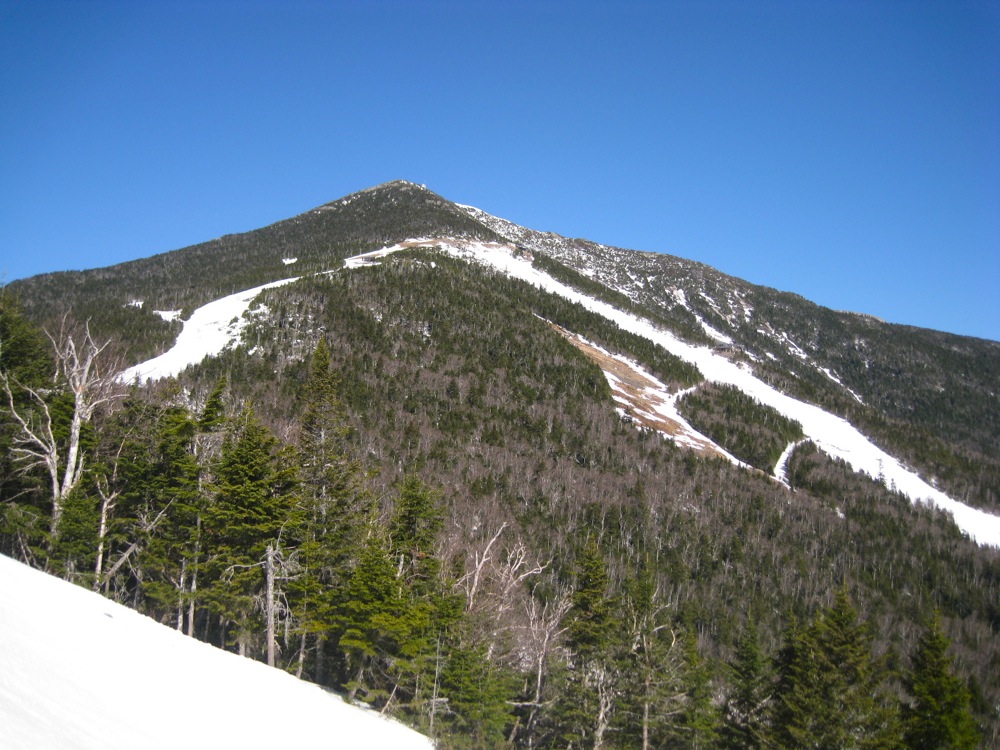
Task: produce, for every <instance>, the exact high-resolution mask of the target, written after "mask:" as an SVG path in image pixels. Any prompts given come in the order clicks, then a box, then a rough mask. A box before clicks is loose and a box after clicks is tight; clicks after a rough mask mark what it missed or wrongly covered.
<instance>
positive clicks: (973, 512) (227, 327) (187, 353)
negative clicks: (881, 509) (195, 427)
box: [121, 237, 1000, 548]
mask: <svg viewBox="0 0 1000 750" xmlns="http://www.w3.org/2000/svg"><path fill="white" fill-rule="evenodd" d="M417 247H428V248H434V249H437V250H439V251H441V252H444V253H446V254H448V255H451V256H453V257H455V258H458V259H460V260H465V261H468V262H472V263H476V264H479V265H483V266H488V267H491V268H493V269H495V270H497V271H500V272H502V273H504V274H506V275H508V276H510V277H512V278H517V279H520V280H522V281H526V282H528V283H529V284H532V285H533V286H535V287H537V288H539V289H542V290H543V291H546V292H549V293H551V294H557V295H559V296H561V297H563V298H564V299H567V300H569V301H571V302H577V303H579V304H580V305H582V306H584V307H585V308H587V309H588V310H590V311H591V312H595V313H597V314H599V315H602V316H603V317H605V318H607V319H608V320H610V321H612V322H613V323H615V324H617V325H618V326H619V327H621V328H622V329H623V330H626V331H629V332H630V333H634V334H636V335H638V336H642V337H643V338H646V339H648V340H649V341H652V342H653V343H655V344H659V345H660V346H662V347H663V348H664V349H666V350H667V351H669V352H671V353H672V354H674V355H675V356H678V357H680V358H681V359H683V360H685V361H686V362H689V363H691V364H694V365H696V366H697V367H698V368H699V369H700V370H701V372H702V374H703V375H704V376H705V378H706V380H709V381H713V382H716V383H721V384H726V385H732V386H735V387H736V388H738V389H739V390H741V391H742V392H744V393H745V394H747V395H749V396H751V397H753V398H755V399H757V400H758V401H760V402H761V403H762V404H765V405H767V406H771V407H773V408H774V409H776V410H777V411H778V412H779V413H781V414H783V415H784V416H786V417H789V418H791V419H794V420H796V421H798V422H799V423H800V424H801V425H802V429H803V432H804V433H805V435H806V438H808V439H809V440H811V441H812V442H813V443H815V444H816V445H817V447H819V448H820V449H821V450H822V451H823V452H824V453H827V454H828V455H830V456H832V457H833V458H838V459H842V460H844V461H845V462H847V463H848V464H849V465H850V466H851V467H852V468H853V469H854V470H855V471H857V472H861V473H864V474H867V475H869V476H870V477H873V478H876V479H879V480H880V481H882V482H884V483H885V485H886V486H887V487H891V488H893V489H895V490H896V491H899V492H901V493H903V494H904V495H905V496H906V497H908V498H909V499H910V501H911V502H913V503H914V504H929V505H931V506H933V507H936V508H939V509H941V510H945V511H947V512H949V513H950V514H951V515H952V517H953V519H954V521H955V523H956V525H957V526H958V527H959V529H961V530H962V531H963V532H964V533H965V534H967V535H969V537H970V538H971V539H972V540H973V541H975V542H977V543H979V544H981V545H985V546H992V547H998V548H1000V516H995V515H992V514H990V513H987V512H985V511H983V510H980V509H978V508H973V507H971V506H968V505H965V504H964V503H961V502H959V501H957V500H955V499H953V498H951V497H949V496H948V495H946V494H945V493H944V492H941V491H940V490H938V489H937V488H936V487H933V486H931V485H930V484H928V483H927V482H925V481H924V480H923V479H921V478H920V477H919V476H918V475H917V474H916V473H915V472H914V471H912V470H910V469H908V468H906V467H905V466H903V464H902V463H901V462H900V461H898V460H897V459H896V458H894V457H893V456H891V455H889V454H888V453H886V452H885V451H884V450H882V449H881V448H879V447H877V446H876V445H874V444H873V443H872V442H871V441H870V440H869V439H868V438H866V437H865V436H864V435H862V434H861V432H860V431H858V430H857V428H855V427H854V426H853V425H851V424H850V423H849V422H848V421H847V420H845V419H843V418H841V417H838V416H836V415H833V414H830V413H829V412H826V411H824V410H823V409H821V408H819V407H818V406H814V405H813V404H807V403H805V402H803V401H799V400H797V399H794V398H792V397H791V396H788V395H786V394H784V393H781V392H780V391H778V390H777V389H775V388H773V387H772V386H770V385H768V384H766V383H764V382H763V381H761V380H759V379H758V378H757V377H756V376H754V375H753V373H752V372H750V370H749V368H748V367H747V366H746V365H739V364H736V363H734V362H731V361H730V360H728V359H727V358H725V357H723V356H721V355H719V354H717V353H715V352H714V351H712V350H711V349H710V348H708V347H703V346H695V345H693V344H689V343H687V342H685V341H682V340H680V339H679V338H677V337H676V336H675V335H674V334H672V333H670V332H669V331H665V330H663V329H660V328H658V327H657V326H655V325H654V324H653V323H651V322H650V321H648V320H645V319H643V318H639V317H637V316H635V315H632V314H631V313H627V312H624V311H622V310H619V309H618V308H616V307H613V306H612V305H610V304H608V303H606V302H603V301H601V300H598V299H595V298H593V297H590V296H588V295H586V294H583V293H582V292H579V291H577V290H576V289H573V288H572V287H569V286H567V285H566V284H563V283H562V282H560V281H557V280H555V279H553V278H552V277H551V276H549V275H547V274H545V273H543V272H542V271H540V270H538V269H537V268H535V267H534V266H533V265H532V263H531V261H530V260H529V259H527V258H525V257H523V256H522V254H521V253H520V252H519V251H518V250H517V248H515V247H513V246H512V245H509V244H502V243H497V242H482V241H478V240H466V239H458V238H451V237H435V238H415V239H412V240H406V241H404V242H400V243H397V244H396V245H392V246H389V247H385V248H382V249H380V250H376V251H373V252H370V253H364V254H362V255H358V256H354V257H353V258H348V259H347V260H346V261H345V263H344V266H345V267H346V268H349V269H353V268H360V267H363V266H365V265H370V264H372V263H376V262H378V261H379V260H381V258H383V257H385V256H387V255H390V254H391V253H394V252H397V251H400V250H406V249H411V248H417ZM330 273H333V271H331V272H330ZM297 278H298V277H296V278H291V279H283V280H280V281H276V282H272V283H270V284H264V285H262V286H260V287H255V288H254V289H248V290H246V291H245V292H239V293H237V294H234V295H230V296H229V297H224V298H222V299H220V300H216V301H215V302H210V303H209V304H207V305H205V306H204V307H201V308H198V310H196V311H195V312H194V314H192V316H191V319H190V320H189V321H186V322H185V323H184V329H183V330H182V332H181V335H180V336H178V339H177V343H176V344H175V345H174V347H173V348H172V349H171V350H169V351H168V352H166V353H164V354H162V355H160V357H157V358H155V359H153V360H150V361H149V362H145V363H142V364H139V365H136V366H135V367H132V368H129V369H128V370H126V371H125V372H124V373H122V376H121V377H122V379H123V380H128V381H131V380H134V379H135V378H137V377H138V378H139V379H144V378H153V379H159V378H162V377H169V376H171V375H176V374H178V373H179V372H180V371H181V370H183V369H184V368H185V367H187V366H188V365H190V364H195V363H197V362H200V361H201V360H202V359H203V358H204V357H205V356H209V355H211V354H217V353H219V352H221V351H222V350H223V349H224V348H225V347H226V346H230V345H232V344H233V343H235V342H236V341H238V339H239V332H240V330H241V328H242V325H241V323H240V320H241V317H240V316H242V315H243V313H245V312H246V311H247V310H248V309H249V307H250V304H251V302H252V300H253V299H254V298H255V297H256V296H257V294H259V293H260V292H261V291H263V290H264V289H268V288H272V287H276V286H281V285H283V284H288V283H291V282H293V281H296V280H297ZM213 306H217V307H216V308H213ZM208 308H212V310H210V311H207V312H205V311H206V310H208ZM227 321H228V322H227ZM212 326H215V328H213V327H212ZM189 327H191V328H192V334H191V335H189V336H186V335H185V334H187V333H188V329H189ZM195 331H197V332H195ZM182 339H183V341H182ZM210 342H211V345H212V346H217V348H216V349H215V350H214V351H209V350H208V348H209V344H210ZM196 344H198V345H196ZM192 357H196V358H193V359H192Z"/></svg>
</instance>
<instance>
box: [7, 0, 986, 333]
mask: <svg viewBox="0 0 1000 750" xmlns="http://www.w3.org/2000/svg"><path fill="white" fill-rule="evenodd" d="M396 178H403V179H408V180H412V181H414V182H420V183H425V184H427V186H428V187H429V188H431V189H432V190H434V191H436V192H438V193H440V194H441V195H443V196H444V197H445V198H449V199H451V200H454V201H457V202H461V203H470V204H473V205H476V206H478V207H480V208H482V209H484V210H486V211H489V212H490V213H494V214H497V215H499V216H502V217H504V218H507V219H510V220H512V221H515V222H517V223H519V224H523V225H526V226H529V227H532V228H534V229H541V230H550V231H554V232H558V233H560V234H564V235H570V236H576V237H586V238H588V239H593V240H597V241H600V242H604V243H608V244H613V245H619V246H622V247H629V248H635V249H641V250H656V251H663V252H669V253H673V254H676V255H680V256H683V257H686V258H691V259H694V260H698V261H702V262H704V263H708V264H709V265H712V266H715V267H716V268H718V269H720V270H722V271H724V272H726V273H730V274H733V275H736V276H739V277H742V278H745V279H747V280H749V281H753V282H755V283H760V284H765V285H768V286H773V287H776V288H779V289H783V290H787V291H794V292H797V293H799V294H801V295H803V296H805V297H807V298H809V299H811V300H813V301H816V302H818V303H820V304H823V305H826V306H828V307H832V308H835V309H844V310H855V311H860V312H866V313H870V314H873V315H877V316H879V317H882V318H885V319H887V320H889V321H892V322H898V323H907V324H911V325H918V326H924V327H929V328H937V329H941V330H947V331H952V332H955V333H963V334H968V335H974V336H980V337H984V338H990V339H994V340H1000V2H998V1H997V0H989V1H984V2H961V0H958V1H955V0H941V1H940V2H920V1H919V0H900V1H899V2H878V1H877V0H863V1H862V0H859V1H858V2H852V1H851V0H830V1H829V2H809V1H808V0H788V1H785V2H782V1H780V0H773V1H769V2H764V1H761V2H754V1H753V0H745V1H744V0H733V1H731V2H718V1H714V2H713V1H712V0H705V1H704V2H668V1H666V0H661V1H659V2H654V1H650V2H639V1H629V0H624V1H623V0H617V1H616V2H606V3H604V2H586V1H582V0H576V1H575V2H554V1H551V0H526V1H524V2H518V1H513V2H493V3H487V2H475V1H473V0H466V1H465V2H460V1H458V0H454V1H451V2H448V1H445V0H421V2H413V0H364V2H362V0H357V2H350V3H347V2H305V1H300V2H295V1H294V0H292V1H290V2H278V1H277V0H275V1H274V2H263V1H255V0H248V1H245V2H244V1H242V0H241V1H238V2H237V1H233V2H226V1H223V0H219V1H217V2H209V1H208V0H202V1H200V2H196V1H193V0H160V1H158V2H157V1H155V0H144V1H143V2H100V1H99V0H65V1H63V2H52V1H50V0H28V1H22V0H0V273H4V274H5V276H6V279H7V280H8V281H10V280H13V279H16V278H20V277H23V276H29V275H33V274H36V273H41V272H45V271H54V270H66V269H78V268H91V267H96V266H103V265H108V264H111V263H116V262H120V261H123V260H128V259H132V258H137V257H142V256H146V255H151V254H153V253H157V252H163V251H167V250H173V249H176V248H179V247H183V246H185V245H189V244H193V243H196V242H200V241H203V240H207V239H211V238H212V237H217V236H219V235H221V234H226V233H231V232H240V231H245V230H249V229H255V228H257V227H260V226H263V225H266V224H268V223H271V222H273V221H276V220H279V219H282V218H287V217H289V216H291V215H294V214H297V213H300V212H302V211H305V210H307V209H309V208H312V207H313V206H316V205H318V204H321V203H325V202H327V201H331V200H334V199H336V198H339V197H341V196H343V195H345V194H347V193H351V192H354V191H355V190H359V189H362V188H365V187H370V186H372V185H375V184H377V183H380V182H385V181H387V180H391V179H396Z"/></svg>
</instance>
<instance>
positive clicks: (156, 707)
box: [0, 556, 432, 750]
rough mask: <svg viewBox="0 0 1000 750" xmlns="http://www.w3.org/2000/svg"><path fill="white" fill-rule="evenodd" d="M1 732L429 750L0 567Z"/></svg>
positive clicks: (237, 662)
mask: <svg viewBox="0 0 1000 750" xmlns="http://www.w3.org/2000/svg"><path fill="white" fill-rule="evenodd" d="M0 639H2V642H3V645H4V663H3V670H0V722H2V724H3V737H4V739H3V744H4V747H7V748H10V749H11V750H15V749H16V750H21V749H23V750H28V749H29V748H39V747H45V748H50V749H51V750H58V749H59V748H73V750H89V749H90V748H93V749H94V750H97V748H101V749H103V750H107V749H111V748H123V749H125V748H129V749H132V748H138V747H141V748H149V749H150V750H152V749H153V748H176V747H177V746H178V745H180V744H185V743H190V742H192V741H194V742H195V744H196V745H197V746H199V747H219V748H222V747H241V748H262V749H263V748H273V747H276V746H291V747H306V746H311V745H316V744H323V743H325V742H329V741H330V739H331V738H336V744H337V746H338V747H343V748H384V749H385V750H402V749H403V748H430V747H432V745H431V743H430V741H429V740H428V739H427V738H426V737H423V736H421V735H419V734H417V733H416V732H414V731H412V730H410V729H407V728H406V727H404V726H402V725H401V724H398V723H396V722H393V721H389V720H387V719H384V718H382V717H380V716H378V715H377V714H376V713H374V712H371V711H366V710H364V709H360V708H355V707H352V706H349V705H347V704H346V703H344V701H343V700H341V699H340V697H338V696H336V695H332V694H330V693H328V692H326V691H324V690H322V689H320V688H319V687H317V686H315V685H310V684H309V683H306V682H302V681H300V680H296V679H295V678H294V677H292V676H290V675H287V674H283V673H282V672H280V671H278V670H275V669H268V668H267V667H265V666H264V665H263V664H260V663H258V662H254V661H250V660H249V659H243V658H240V657H238V656H236V655H234V654H227V653H225V652H223V651H220V650H219V649H216V648H212V647H210V646H207V645H206V644H204V643H201V642H199V641H196V640H194V639H193V638H186V637H184V636H183V635H181V634H180V633H178V632H176V631H174V630H171V629H169V628H166V627H164V626H163V625H160V624H159V623H156V622H154V621H153V620H151V619H149V618H148V617H144V616H143V615H140V614H138V613H137V612H135V611H133V610H131V609H128V608H127V607H123V606H122V605H120V604H117V603H115V602H112V601H108V600H107V599H106V598H104V597H103V596H100V595H99V594H94V593H91V592H89V591H85V590H83V589H81V588H79V587H77V586H73V585H72V584H69V583H66V582H65V581H60V580H58V579H57V578H53V577H51V576H47V575H45V574H44V573H41V572H39V571H36V570H32V569H30V568H28V567H27V566H25V565H23V564H21V563H17V562H14V561H13V560H11V559H10V558H7V557H3V556H0Z"/></svg>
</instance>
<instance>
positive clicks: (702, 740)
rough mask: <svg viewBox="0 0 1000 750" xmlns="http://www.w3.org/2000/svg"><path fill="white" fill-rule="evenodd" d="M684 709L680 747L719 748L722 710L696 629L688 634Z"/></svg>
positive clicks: (679, 727)
mask: <svg viewBox="0 0 1000 750" xmlns="http://www.w3.org/2000/svg"><path fill="white" fill-rule="evenodd" d="M684 667H685V668H684V683H685V694H684V708H683V710H682V711H681V713H680V716H679V721H678V725H677V729H676V731H675V732H674V735H675V737H676V741H675V742H674V743H671V744H675V745H676V746H677V747H685V748H692V750H700V748H710V747H716V741H717V739H718V730H719V711H718V709H717V708H716V707H715V705H714V703H713V702H712V679H711V674H710V672H709V668H708V665H707V664H706V663H705V660H704V659H703V658H702V656H701V654H700V653H699V652H698V639H697V637H696V635H695V631H694V629H693V628H690V629H688V630H687V631H686V633H685V637H684Z"/></svg>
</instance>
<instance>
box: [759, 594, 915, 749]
mask: <svg viewBox="0 0 1000 750" xmlns="http://www.w3.org/2000/svg"><path fill="white" fill-rule="evenodd" d="M870 644H871V636H870V634H869V633H868V630H867V628H866V627H865V625H864V624H863V623H861V622H860V621H859V619H858V614H857V611H856V610H855V609H854V606H853V605H852V604H851V602H850V600H849V598H848V596H847V592H846V590H845V589H843V588H842V589H840V590H838V592H837V594H836V598H835V601H834V604H833V606H832V607H830V608H828V609H826V610H824V611H823V612H822V613H821V614H820V616H819V617H818V618H817V619H816V620H815V621H814V622H813V623H812V624H811V625H810V626H809V627H807V628H797V627H793V628H791V629H790V631H789V633H788V635H786V644H785V646H784V648H783V650H782V653H781V654H780V655H779V669H780V674H779V680H778V689H777V694H776V700H775V704H774V712H773V718H772V723H773V729H774V731H773V737H774V740H775V744H776V745H777V746H778V747H782V748H815V749H816V750H834V749H835V748H842V749H846V750H851V749H853V748H866V749H867V748H872V749H875V748H895V747H898V746H899V726H898V721H897V715H896V712H895V710H894V707H893V705H892V704H891V703H890V701H889V699H888V698H887V696H886V694H885V686H884V680H883V677H884V675H883V672H882V670H881V669H880V667H879V665H878V663H877V662H876V661H875V659H874V658H873V656H872V654H871V645H870Z"/></svg>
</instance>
